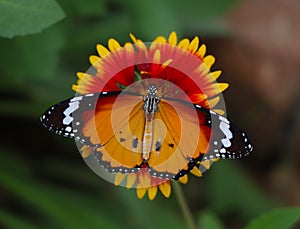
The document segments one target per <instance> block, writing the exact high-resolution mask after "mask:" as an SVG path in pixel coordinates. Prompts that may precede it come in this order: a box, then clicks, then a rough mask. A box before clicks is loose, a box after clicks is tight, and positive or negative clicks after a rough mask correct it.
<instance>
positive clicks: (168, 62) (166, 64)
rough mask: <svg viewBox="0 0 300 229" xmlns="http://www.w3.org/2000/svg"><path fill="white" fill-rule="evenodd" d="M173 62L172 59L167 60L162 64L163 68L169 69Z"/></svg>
mask: <svg viewBox="0 0 300 229" xmlns="http://www.w3.org/2000/svg"><path fill="white" fill-rule="evenodd" d="M172 61H173V60H172V59H168V60H166V61H165V62H164V63H163V64H162V68H165V67H167V66H168V65H169V64H170V63H171V62H172Z"/></svg>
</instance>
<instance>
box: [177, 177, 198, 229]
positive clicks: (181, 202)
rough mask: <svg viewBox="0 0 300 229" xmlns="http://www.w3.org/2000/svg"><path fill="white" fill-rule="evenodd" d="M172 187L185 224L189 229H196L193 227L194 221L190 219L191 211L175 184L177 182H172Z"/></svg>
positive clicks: (180, 190) (178, 186)
mask: <svg viewBox="0 0 300 229" xmlns="http://www.w3.org/2000/svg"><path fill="white" fill-rule="evenodd" d="M173 187H174V190H175V195H176V197H177V200H178V203H179V206H180V208H181V211H182V213H183V215H184V218H185V220H186V223H187V224H188V226H189V228H190V229H196V225H195V222H194V219H193V217H192V213H191V210H190V208H189V206H188V204H187V202H186V199H185V197H184V194H183V191H182V189H181V186H180V184H179V182H177V181H175V182H173Z"/></svg>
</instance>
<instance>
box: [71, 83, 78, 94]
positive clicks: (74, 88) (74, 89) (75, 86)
mask: <svg viewBox="0 0 300 229" xmlns="http://www.w3.org/2000/svg"><path fill="white" fill-rule="evenodd" d="M72 90H73V91H76V92H78V93H79V91H77V90H78V85H75V84H73V85H72Z"/></svg>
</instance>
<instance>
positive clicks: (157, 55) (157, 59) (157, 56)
mask: <svg viewBox="0 0 300 229" xmlns="http://www.w3.org/2000/svg"><path fill="white" fill-rule="evenodd" d="M153 63H154V64H159V63H160V50H159V49H157V50H156V51H155V53H154V57H153Z"/></svg>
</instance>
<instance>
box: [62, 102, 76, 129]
mask: <svg viewBox="0 0 300 229" xmlns="http://www.w3.org/2000/svg"><path fill="white" fill-rule="evenodd" d="M78 108H79V101H75V102H70V103H69V107H68V108H67V109H66V110H65V111H64V115H65V116H66V117H65V118H64V119H63V124H64V125H69V124H70V123H71V122H72V121H73V119H74V118H73V117H71V114H72V113H73V112H74V111H76V110H77V109H78Z"/></svg>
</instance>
